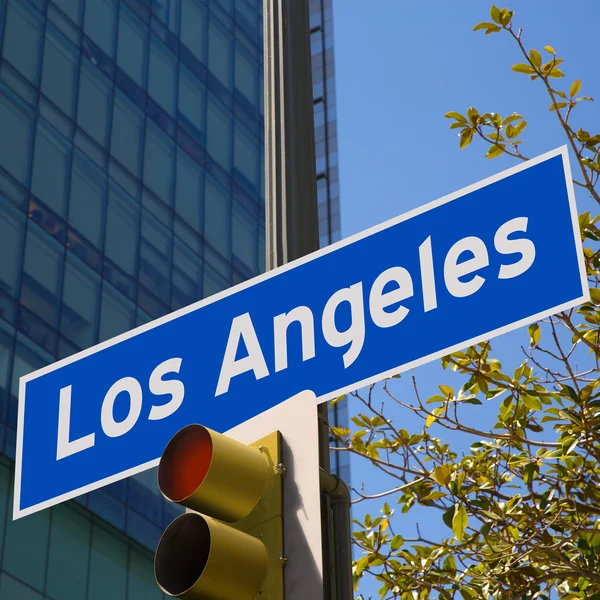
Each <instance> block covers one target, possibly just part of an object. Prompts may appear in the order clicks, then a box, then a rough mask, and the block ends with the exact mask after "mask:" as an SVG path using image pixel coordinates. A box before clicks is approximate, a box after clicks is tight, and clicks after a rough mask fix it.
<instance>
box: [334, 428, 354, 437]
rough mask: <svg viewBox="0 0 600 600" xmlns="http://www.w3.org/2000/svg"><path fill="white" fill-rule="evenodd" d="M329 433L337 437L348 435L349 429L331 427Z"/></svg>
mask: <svg viewBox="0 0 600 600" xmlns="http://www.w3.org/2000/svg"><path fill="white" fill-rule="evenodd" d="M331 433H333V435H335V436H337V437H345V436H347V435H350V430H349V429H346V428H345V427H332V428H331Z"/></svg>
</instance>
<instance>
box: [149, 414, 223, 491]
mask: <svg viewBox="0 0 600 600" xmlns="http://www.w3.org/2000/svg"><path fill="white" fill-rule="evenodd" d="M212 456H213V444H212V439H211V437H210V434H209V432H208V430H207V429H206V428H205V427H202V426H201V425H190V426H189V427H184V428H183V429H182V430H181V431H179V432H178V433H177V434H175V436H174V437H173V438H172V439H171V441H170V442H169V443H168V444H167V447H166V448H165V451H164V453H163V455H162V458H161V460H160V465H159V468H158V485H159V487H160V490H161V492H162V493H163V494H164V496H165V497H166V498H167V499H168V500H171V502H183V501H184V500H185V499H186V498H188V497H189V496H191V495H192V494H193V493H194V492H195V491H196V490H197V489H198V488H199V487H200V486H201V485H202V482H203V481H204V479H205V478H206V475H207V474H208V471H209V469H210V464H211V462H212Z"/></svg>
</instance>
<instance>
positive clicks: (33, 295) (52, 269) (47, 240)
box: [21, 223, 63, 327]
mask: <svg viewBox="0 0 600 600" xmlns="http://www.w3.org/2000/svg"><path fill="white" fill-rule="evenodd" d="M62 257H63V248H62V246H61V245H60V244H59V243H58V242H56V241H55V240H53V239H52V238H51V237H50V236H49V235H46V234H45V233H43V232H42V230H41V229H40V228H39V227H37V226H34V225H33V224H32V223H29V227H28V228H27V241H26V244H25V264H24V268H23V283H22V289H21V303H22V304H23V305H24V306H26V307H27V308H28V309H29V310H31V311H32V312H34V313H35V314H36V315H38V316H40V317H42V319H44V320H45V321H47V322H48V323H50V325H52V326H53V327H56V322H57V315H58V303H59V301H60V279H61V271H62Z"/></svg>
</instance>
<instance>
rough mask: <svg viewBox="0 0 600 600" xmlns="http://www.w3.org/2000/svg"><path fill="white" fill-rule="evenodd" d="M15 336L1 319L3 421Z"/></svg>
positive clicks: (0, 526) (1, 497) (0, 471)
mask: <svg viewBox="0 0 600 600" xmlns="http://www.w3.org/2000/svg"><path fill="white" fill-rule="evenodd" d="M13 337H14V330H13V329H12V327H9V326H8V325H6V324H4V323H2V322H1V321H0V418H2V420H3V421H5V420H6V416H7V406H8V402H9V397H10V396H9V390H8V380H9V375H10V367H11V364H10V363H11V360H12V353H13ZM4 474H5V469H4V468H0V485H1V486H2V487H1V489H0V514H4V512H2V511H3V510H4V505H3V502H6V498H7V494H6V490H7V489H8V487H7V486H5V485H4V479H3V478H4ZM3 531H4V520H3V519H0V535H3Z"/></svg>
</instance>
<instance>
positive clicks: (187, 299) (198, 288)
mask: <svg viewBox="0 0 600 600" xmlns="http://www.w3.org/2000/svg"><path fill="white" fill-rule="evenodd" d="M201 298H202V259H201V258H200V257H199V256H198V255H197V254H194V253H193V252H191V251H190V250H189V249H188V248H187V246H185V244H182V243H181V242H180V241H179V240H177V238H176V239H175V245H174V248H173V298H172V302H171V305H172V308H173V310H177V309H178V308H181V307H183V306H188V304H192V303H193V302H196V301H197V300H200V299H201Z"/></svg>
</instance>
